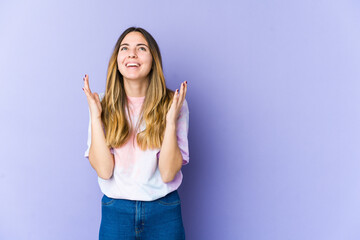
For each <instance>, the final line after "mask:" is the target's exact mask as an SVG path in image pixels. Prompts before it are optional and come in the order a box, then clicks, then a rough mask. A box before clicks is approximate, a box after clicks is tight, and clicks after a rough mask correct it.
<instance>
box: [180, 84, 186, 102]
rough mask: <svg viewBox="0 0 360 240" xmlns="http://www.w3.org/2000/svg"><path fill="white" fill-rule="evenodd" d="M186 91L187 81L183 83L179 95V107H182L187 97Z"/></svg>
mask: <svg viewBox="0 0 360 240" xmlns="http://www.w3.org/2000/svg"><path fill="white" fill-rule="evenodd" d="M186 91H187V81H184V82H183V83H181V87H180V93H179V106H180V107H181V106H182V104H183V102H184V99H185V96H186Z"/></svg>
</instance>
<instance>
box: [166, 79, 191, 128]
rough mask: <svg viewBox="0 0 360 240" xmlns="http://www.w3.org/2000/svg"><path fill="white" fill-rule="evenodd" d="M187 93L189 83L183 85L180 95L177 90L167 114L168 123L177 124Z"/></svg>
mask: <svg viewBox="0 0 360 240" xmlns="http://www.w3.org/2000/svg"><path fill="white" fill-rule="evenodd" d="M186 91H187V81H185V82H183V83H181V87H180V93H179V92H178V89H176V91H175V94H174V98H173V102H172V104H171V107H170V109H169V111H168V113H167V114H166V123H170V124H176V121H177V118H178V116H179V113H180V109H181V107H182V105H183V102H184V99H185V96H186Z"/></svg>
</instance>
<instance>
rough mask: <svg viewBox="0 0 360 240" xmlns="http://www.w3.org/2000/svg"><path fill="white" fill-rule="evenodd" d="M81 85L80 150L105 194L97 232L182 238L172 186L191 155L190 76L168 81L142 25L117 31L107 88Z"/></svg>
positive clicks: (123, 236) (158, 238)
mask: <svg viewBox="0 0 360 240" xmlns="http://www.w3.org/2000/svg"><path fill="white" fill-rule="evenodd" d="M83 80H84V88H83V90H84V92H85V94H86V97H87V101H88V104H89V110H90V122H89V133H88V149H87V150H86V152H85V157H87V158H88V160H89V161H90V164H91V166H92V167H93V168H94V169H95V171H96V173H97V175H98V182H99V186H100V189H101V191H102V193H103V194H104V195H103V197H102V200H101V205H102V207H101V213H102V216H101V223H100V230H99V239H102V240H105V239H156V240H161V239H167V240H172V239H174V240H175V239H185V232H184V226H183V222H182V216H181V203H180V198H179V195H178V192H177V189H178V187H179V186H180V184H181V182H182V178H183V175H182V173H181V167H182V165H185V164H187V163H188V162H189V149H188V139H187V135H188V127H189V109H188V105H187V102H186V100H185V96H186V91H187V82H186V81H185V82H183V83H181V86H180V91H179V90H178V89H177V90H176V91H175V92H174V91H171V90H170V89H168V88H167V87H166V84H165V78H164V74H163V70H162V60H161V55H160V50H159V47H158V45H157V43H156V41H155V40H154V38H153V37H152V36H151V35H150V34H149V33H148V32H147V31H146V30H144V29H142V28H135V27H131V28H128V29H126V30H125V31H124V32H123V33H122V34H121V36H120V37H119V39H118V41H117V43H116V45H115V48H114V51H113V53H112V56H111V58H110V62H109V66H108V72H107V79H106V89H105V93H103V94H100V96H99V95H98V94H97V93H95V92H92V91H91V90H90V86H89V76H88V75H86V74H85V77H84V79H83Z"/></svg>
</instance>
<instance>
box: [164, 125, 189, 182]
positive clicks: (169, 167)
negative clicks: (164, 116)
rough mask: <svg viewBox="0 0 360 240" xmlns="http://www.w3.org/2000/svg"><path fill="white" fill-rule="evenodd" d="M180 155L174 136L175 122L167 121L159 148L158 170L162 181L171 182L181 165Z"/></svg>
mask: <svg viewBox="0 0 360 240" xmlns="http://www.w3.org/2000/svg"><path fill="white" fill-rule="evenodd" d="M182 161H183V160H182V155H181V152H180V149H179V146H178V142H177V137H176V124H175V123H167V124H166V128H165V134H164V139H163V143H162V146H161V150H160V157H159V170H160V174H161V178H162V180H163V182H165V183H167V182H171V181H172V180H173V179H174V178H175V176H176V174H177V172H178V171H179V170H180V169H181V166H182Z"/></svg>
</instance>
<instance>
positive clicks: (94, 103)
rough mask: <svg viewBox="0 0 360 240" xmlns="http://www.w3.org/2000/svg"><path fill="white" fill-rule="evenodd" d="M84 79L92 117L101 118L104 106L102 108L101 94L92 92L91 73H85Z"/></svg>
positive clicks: (84, 88)
mask: <svg viewBox="0 0 360 240" xmlns="http://www.w3.org/2000/svg"><path fill="white" fill-rule="evenodd" d="M83 80H84V87H83V90H84V92H85V94H86V97H87V101H88V104H89V109H90V114H91V118H98V119H101V112H102V108H101V103H100V98H99V94H97V93H96V92H94V93H92V92H91V90H90V86H89V75H87V74H85V77H84V78H83Z"/></svg>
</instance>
